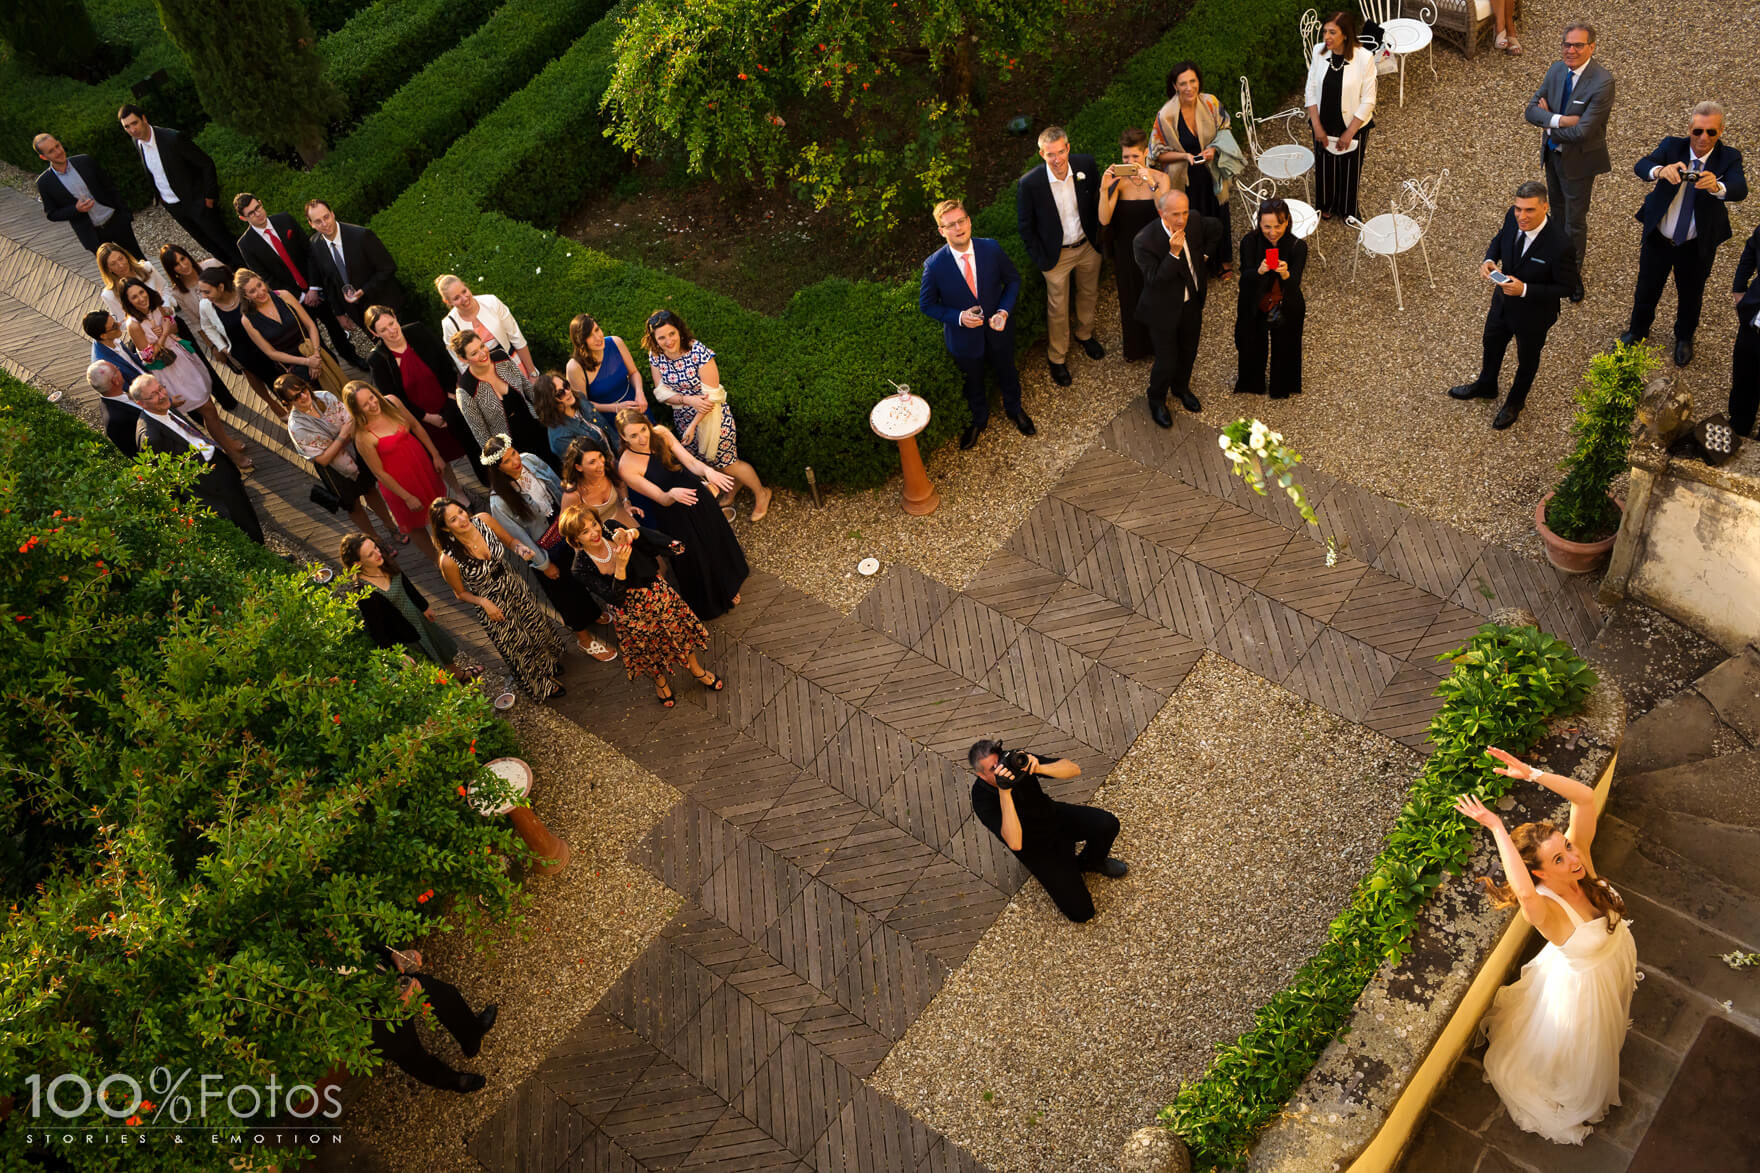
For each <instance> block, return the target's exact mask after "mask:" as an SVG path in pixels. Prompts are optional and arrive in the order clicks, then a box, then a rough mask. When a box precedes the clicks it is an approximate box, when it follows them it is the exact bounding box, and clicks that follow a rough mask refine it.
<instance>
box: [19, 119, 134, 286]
mask: <svg viewBox="0 0 1760 1173" xmlns="http://www.w3.org/2000/svg"><path fill="white" fill-rule="evenodd" d="M31 146H33V147H34V148H36V152H37V158H39V159H41V160H42V161H43V162H45V163H47V164H49V169H48V170H47V171H44V172H43V173H42V174H41V175H39V176H37V195H38V197H39V198H41V199H42V201H43V215H44V216H46V217H47V218H48V219H50V220H60V221H63V222H64V223H66V224H67V226H68V227H70V228H72V229H73V234H74V235H75V236H77V237H79V242H80V244H82V245H84V246H85V250H86V251H87V252H89V253H95V252H97V251H98V246H99V245H101V244H108V243H115V244H120V245H121V246H122V247H123V248H125V249H127V250H128V251H129V252H130V253H132V254H134V255H135V256H136V257H139V256H141V255H142V253H141V243H140V241H138V240H136V239H135V238H134V213H133V212H131V211H129V210H128V201H127V200H125V199H123V198H122V193H121V192H119V191H117V190H116V185H115V184H114V183H112V182H110V176H109V173H107V172H106V171H105V170H104V168H103V167H102V166H101V165H100V164H99V163H98V161H97V160H96V159H94V158H92V157H91V156H90V155H69V154H68V153H67V148H66V147H64V146H62V145H61V140H60V139H58V138H56V137H55V136H54V135H52V134H39V135H38V136H37V137H36V138H34V139H32V140H31Z"/></svg>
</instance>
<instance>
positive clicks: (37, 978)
mask: <svg viewBox="0 0 1760 1173" xmlns="http://www.w3.org/2000/svg"><path fill="white" fill-rule="evenodd" d="M193 475H194V470H193V469H192V468H190V467H189V466H188V465H187V463H183V462H178V461H174V460H172V459H171V458H169V457H163V456H155V457H147V458H143V459H142V460H140V461H137V462H134V463H132V464H130V463H126V462H124V461H123V460H122V459H121V458H120V457H119V456H118V455H117V454H116V453H115V451H114V450H113V449H112V448H110V447H109V445H108V444H107V443H106V442H105V441H104V440H103V439H102V438H100V437H98V436H96V435H95V434H94V433H93V432H92V431H91V430H90V429H89V428H86V427H85V426H83V425H81V424H80V423H78V422H77V421H76V420H74V419H72V418H71V417H69V416H67V415H65V414H64V413H62V412H60V411H59V410H58V409H56V408H53V407H51V406H49V405H48V404H47V403H45V402H44V400H43V398H42V396H41V395H40V394H37V393H35V392H33V391H32V390H30V389H29V388H26V387H23V386H21V385H20V384H18V383H16V382H14V381H13V380H11V379H9V378H6V377H4V376H0V542H3V543H4V544H5V548H6V549H7V551H8V556H7V558H6V560H5V565H4V569H0V613H3V615H4V621H3V622H0V681H3V683H0V754H3V755H4V760H5V762H6V768H5V770H4V771H3V772H0V888H3V889H4V897H5V900H6V902H7V903H8V904H9V905H10V906H11V909H10V912H9V914H8V916H7V919H6V923H5V927H4V929H3V930H0V1005H4V1006H5V1007H6V1013H5V1014H4V1015H3V1016H0V1084H4V1086H6V1087H7V1088H8V1089H11V1090H12V1092H13V1094H14V1095H15V1096H16V1097H17V1100H16V1103H15V1110H16V1115H15V1116H14V1117H13V1119H12V1121H11V1126H10V1127H9V1128H7V1129H5V1130H3V1131H0V1164H3V1165H5V1167H7V1168H14V1167H26V1166H24V1165H23V1164H22V1162H23V1161H24V1154H23V1153H22V1152H21V1151H20V1150H21V1149H22V1146H23V1136H24V1134H25V1133H26V1132H30V1131H38V1130H39V1127H40V1126H35V1125H34V1124H33V1120H32V1117H31V1109H32V1105H31V1102H30V1096H29V1094H28V1093H27V1092H26V1091H25V1090H24V1089H25V1088H26V1087H27V1084H26V1077H27V1076H28V1075H30V1074H32V1073H37V1074H39V1075H40V1076H41V1078H42V1082H43V1083H45V1084H46V1083H47V1082H48V1081H49V1079H50V1078H52V1077H53V1075H54V1074H56V1073H62V1072H75V1073H81V1074H84V1075H86V1076H88V1077H90V1078H91V1082H93V1083H96V1082H97V1080H98V1079H101V1078H102V1077H103V1075H102V1073H109V1072H120V1073H125V1074H129V1075H132V1076H134V1077H135V1078H136V1079H137V1080H138V1081H139V1082H140V1084H141V1085H142V1088H143V1090H147V1094H148V1098H150V1099H153V1100H159V1101H163V1100H165V1099H166V1097H164V1096H163V1095H157V1094H153V1093H155V1092H160V1091H162V1090H163V1085H162V1084H161V1085H160V1086H159V1087H155V1088H150V1089H149V1087H148V1085H149V1076H150V1073H151V1072H152V1071H153V1069H155V1068H157V1067H162V1066H163V1067H169V1068H170V1070H171V1071H172V1072H173V1073H176V1072H179V1071H183V1070H185V1069H189V1070H192V1071H195V1072H212V1073H217V1074H219V1075H221V1077H222V1079H223V1081H224V1086H231V1085H233V1084H240V1083H250V1084H254V1085H257V1086H258V1087H261V1086H263V1085H264V1084H265V1083H266V1081H267V1080H268V1079H269V1077H270V1076H274V1077H275V1078H276V1079H277V1081H279V1083H280V1085H281V1086H282V1087H288V1086H290V1085H293V1084H298V1083H307V1084H309V1083H313V1082H315V1081H317V1080H318V1079H319V1078H321V1077H322V1076H323V1075H324V1074H325V1073H326V1072H327V1071H329V1070H331V1069H332V1068H334V1067H347V1068H349V1069H351V1070H355V1071H366V1070H368V1069H370V1068H371V1067H373V1066H374V1065H375V1063H376V1059H375V1057H374V1055H373V1054H372V1053H371V1051H370V1034H369V1029H368V1025H367V1022H366V1020H365V1018H364V1017H363V1015H362V1012H363V1010H365V1009H367V1008H376V1009H377V1010H378V1011H380V1012H387V1011H390V1010H392V1008H393V1003H394V1000H395V994H394V992H393V987H392V985H391V984H390V983H389V982H388V981H386V980H385V979H384V978H382V977H379V976H376V975H374V974H373V973H372V972H371V963H370V962H369V961H368V959H367V957H368V955H367V952H366V950H367V947H368V946H370V945H372V944H375V943H390V944H403V943H406V942H409V941H411V940H412V939H414V938H416V937H419V936H421V935H424V934H425V933H428V932H432V931H435V930H437V929H445V928H447V927H449V926H450V925H451V924H453V923H458V924H462V925H463V926H464V927H465V928H467V930H469V931H471V932H473V933H482V932H487V931H488V929H489V928H490V927H491V924H492V922H494V921H496V920H498V919H502V918H506V917H508V916H510V915H511V914H513V913H514V912H515V911H516V909H517V908H518V906H519V903H520V897H519V894H518V890H517V888H516V887H515V885H514V883H513V882H512V881H511V880H510V879H509V877H508V875H507V874H506V873H505V872H504V871H503V870H502V868H501V867H500V866H499V865H498V863H497V858H496V857H495V856H494V855H492V854H490V852H491V851H499V852H503V853H505V854H507V855H510V856H513V857H515V858H518V857H519V854H520V851H521V848H520V847H519V846H518V841H517V839H515V838H514V837H513V836H512V835H511V834H510V832H509V831H508V829H507V827H506V824H505V822H504V821H503V820H488V819H483V818H480V817H478V816H477V815H476V814H475V813H473V812H472V811H471V810H469V809H468V808H467V807H466V806H465V804H464V802H463V800H462V798H461V797H460V795H459V794H458V792H457V787H458V786H459V785H460V784H461V783H464V782H471V781H478V780H484V779H486V778H487V775H485V774H484V773H483V772H482V771H481V769H480V767H479V762H480V760H481V759H482V757H483V756H485V754H486V753H488V752H505V751H506V749H507V748H509V747H510V738H509V736H508V733H507V727H506V726H505V724H504V723H502V722H500V721H498V720H496V719H495V718H494V716H493V714H492V711H491V710H490V709H489V707H488V706H487V704H486V702H485V701H484V699H483V698H482V696H481V695H480V694H479V693H477V692H475V691H474V690H469V689H464V688H460V687H458V686H457V685H456V684H454V683H449V682H447V681H446V680H445V678H444V674H442V673H440V672H439V671H438V670H436V669H435V668H434V667H433V666H432V665H423V666H419V667H418V666H410V665H406V664H405V663H404V661H403V658H402V657H401V656H397V655H394V654H391V653H387V652H382V651H379V650H378V649H376V648H373V647H372V646H371V645H370V644H368V642H367V641H366V640H365V638H364V637H363V636H361V635H360V633H359V628H360V624H359V621H358V618H357V617H356V616H355V614H354V609H353V607H352V606H351V605H349V604H348V603H346V602H343V601H341V600H339V599H338V598H336V597H335V596H333V595H332V594H330V593H329V592H328V591H323V590H319V589H316V588H313V587H311V586H309V585H307V584H306V583H305V581H304V576H303V575H301V574H298V573H293V572H291V571H290V568H289V567H288V566H287V565H286V564H285V563H283V562H282V561H281V560H280V559H278V558H276V557H275V556H274V555H272V554H269V553H267V552H266V551H264V550H262V549H261V548H259V547H256V546H253V545H252V544H251V543H249V542H248V541H246V540H245V539H244V537H243V535H242V534H240V533H239V531H238V530H237V529H236V528H235V527H233V526H231V525H228V524H226V523H224V522H221V521H219V520H217V519H215V518H213V517H211V516H208V515H204V516H196V515H194V514H192V513H191V512H190V511H189V510H187V509H186V508H185V507H184V506H183V505H182V504H181V503H180V499H179V497H178V495H177V493H176V492H175V488H176V486H177V485H178V484H180V483H187V482H188V480H189V479H190V478H191V477H192V476H193ZM14 551H17V552H16V553H14ZM448 907H450V910H451V913H452V917H451V918H450V919H448V920H441V919H439V917H438V916H437V915H436V914H438V913H440V912H442V911H443V910H444V909H446V908H448ZM415 1010H416V1008H414V1007H412V1008H410V1009H409V1010H408V1011H405V1012H404V1013H414V1012H415ZM94 1073H98V1074H94ZM195 1083H196V1081H195V1080H192V1081H191V1085H190V1086H189V1087H187V1088H185V1091H186V1092H193V1091H194V1090H195V1087H194V1085H195ZM77 1098H78V1097H77V1096H76V1095H68V1096H65V1097H63V1099H62V1102H63V1103H65V1104H69V1105H71V1103H73V1102H74V1101H75V1100H77ZM238 1106H239V1108H240V1110H248V1109H250V1101H249V1099H247V1098H241V1099H240V1100H239V1102H238ZM227 1107H228V1105H226V1104H223V1103H219V1102H212V1103H209V1104H208V1108H209V1115H208V1117H207V1118H206V1119H205V1120H202V1119H197V1120H196V1121H195V1123H197V1124H203V1125H209V1126H213V1129H214V1131H215V1132H216V1133H219V1132H221V1130H222V1129H225V1130H226V1131H227V1132H229V1133H230V1132H232V1131H239V1130H238V1129H236V1128H233V1127H229V1126H231V1125H234V1124H240V1123H244V1124H248V1123H252V1122H253V1121H249V1120H239V1119H238V1118H236V1117H233V1116H230V1115H222V1116H219V1117H216V1116H215V1115H214V1113H215V1112H224V1111H225V1110H226V1109H227ZM159 1108H160V1110H165V1109H167V1108H169V1109H170V1111H171V1112H172V1115H171V1116H169V1117H166V1118H163V1119H160V1120H159V1121H158V1122H159V1123H160V1124H166V1123H169V1122H171V1120H172V1119H175V1118H177V1117H176V1111H177V1106H176V1103H175V1101H173V1102H172V1103H170V1104H166V1103H163V1102H162V1103H161V1104H160V1105H159ZM45 1111H46V1110H45ZM152 1115H153V1112H152V1110H150V1109H145V1110H142V1111H141V1112H139V1113H138V1117H139V1118H147V1117H151V1116H152ZM51 1119H54V1118H53V1117H51ZM183 1119H185V1120H187V1119H189V1117H188V1116H187V1115H186V1116H184V1117H183ZM266 1122H267V1120H266V1117H259V1118H258V1119H256V1120H255V1121H254V1123H257V1124H262V1123H266ZM55 1123H56V1124H57V1125H60V1126H64V1127H70V1128H73V1129H75V1130H76V1131H84V1130H85V1128H89V1127H90V1126H92V1125H94V1124H99V1123H109V1124H111V1125H112V1126H113V1127H114V1126H116V1125H118V1124H120V1123H121V1121H120V1120H113V1121H104V1120H103V1119H102V1118H101V1117H99V1115H98V1112H97V1110H96V1109H95V1108H94V1109H93V1110H92V1111H91V1112H90V1113H89V1114H87V1115H85V1116H83V1117H80V1118H78V1119H77V1122H74V1121H67V1122H62V1121H60V1120H55ZM222 1151H224V1150H222ZM215 1153H216V1149H215V1148H213V1147H210V1146H209V1145H208V1144H206V1143H203V1144H199V1145H198V1144H191V1145H187V1146H178V1145H170V1144H165V1145H152V1146H147V1147H142V1148H140V1149H139V1150H138V1151H137V1152H136V1153H135V1154H132V1155H131V1157H130V1160H129V1162H128V1168H131V1169H135V1168H140V1169H211V1168H213V1167H214V1166H215V1162H216V1160H219V1161H220V1163H222V1164H224V1158H217V1157H216V1156H215ZM228 1155H231V1154H230V1152H228ZM29 1167H35V1166H29Z"/></svg>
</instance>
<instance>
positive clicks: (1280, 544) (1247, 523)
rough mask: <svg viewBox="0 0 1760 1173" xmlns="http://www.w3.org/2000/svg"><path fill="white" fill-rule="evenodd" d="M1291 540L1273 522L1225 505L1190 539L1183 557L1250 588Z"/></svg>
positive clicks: (1282, 529) (1288, 535) (1285, 532)
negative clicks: (1190, 542) (1190, 541)
mask: <svg viewBox="0 0 1760 1173" xmlns="http://www.w3.org/2000/svg"><path fill="white" fill-rule="evenodd" d="M1291 540H1292V539H1291V535H1290V532H1289V531H1288V530H1286V529H1284V528H1283V527H1282V526H1280V525H1278V524H1277V523H1275V522H1270V521H1266V520H1265V519H1264V518H1262V517H1256V516H1254V515H1253V514H1251V513H1248V512H1247V511H1246V510H1245V509H1240V508H1237V507H1235V506H1233V505H1226V504H1225V505H1222V506H1221V507H1219V508H1218V509H1217V510H1216V514H1215V516H1213V517H1211V519H1210V521H1209V523H1208V524H1206V525H1205V526H1204V528H1203V529H1202V530H1200V531H1199V532H1198V536H1197V537H1195V538H1193V539H1192V544H1191V545H1189V546H1187V547H1186V549H1185V557H1187V558H1189V559H1190V560H1192V561H1193V562H1198V563H1201V564H1203V565H1205V566H1208V567H1209V568H1210V569H1212V570H1214V571H1217V572H1218V573H1220V574H1225V575H1227V576H1228V577H1229V578H1232V579H1234V580H1235V581H1236V582H1238V583H1240V584H1241V585H1242V586H1246V587H1250V586H1252V585H1253V584H1254V583H1256V582H1258V581H1259V579H1260V578H1261V577H1263V576H1264V574H1265V572H1266V571H1267V570H1269V569H1270V568H1271V565H1272V563H1274V562H1276V561H1277V556H1278V555H1279V554H1281V553H1283V549H1284V547H1285V546H1288V545H1289V544H1290V541H1291Z"/></svg>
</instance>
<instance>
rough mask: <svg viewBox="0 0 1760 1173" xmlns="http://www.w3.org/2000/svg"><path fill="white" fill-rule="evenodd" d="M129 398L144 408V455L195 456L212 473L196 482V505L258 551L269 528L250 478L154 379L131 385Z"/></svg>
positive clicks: (145, 378) (205, 472) (145, 377)
mask: <svg viewBox="0 0 1760 1173" xmlns="http://www.w3.org/2000/svg"><path fill="white" fill-rule="evenodd" d="M128 397H129V398H130V399H132V400H134V402H135V406H136V407H138V408H140V412H141V422H140V433H139V443H140V447H141V449H142V450H143V451H152V452H169V453H171V454H172V455H174V456H175V455H181V454H183V453H186V452H193V453H195V455H196V458H197V459H198V460H200V461H201V462H202V463H203V464H204V465H205V466H206V467H205V468H204V469H203V470H202V474H201V475H200V476H199V477H197V478H196V483H195V485H194V486H193V490H192V491H193V492H194V493H195V495H196V499H197V500H199V501H200V502H201V503H202V504H203V505H206V506H207V507H208V508H209V509H212V510H213V511H214V512H215V513H217V514H219V515H220V516H221V517H224V518H225V519H226V520H227V521H230V522H231V523H232V524H233V525H236V526H237V527H238V528H239V529H241V530H243V531H244V536H245V537H247V538H249V539H250V540H251V541H253V542H255V543H257V545H259V546H260V545H262V544H263V526H262V523H261V522H259V521H258V520H257V511H256V509H255V508H253V507H252V506H251V499H250V495H249V494H248V493H246V492H245V491H244V478H243V477H242V476H240V475H239V473H238V466H237V465H236V464H233V463H232V458H231V457H230V456H228V455H226V453H224V452H222V451H220V446H219V445H218V444H216V443H214V442H213V441H212V440H210V439H208V438H207V437H206V436H204V435H202V431H201V429H200V428H198V427H196V425H195V421H193V420H191V419H190V418H189V417H188V416H186V415H184V414H183V413H182V412H180V411H178V410H177V409H176V408H174V407H172V406H171V393H170V392H168V391H166V390H165V387H164V385H163V384H161V383H160V382H159V380H158V379H156V378H154V377H153V376H152V375H142V376H140V377H139V378H138V379H136V380H135V381H134V382H132V383H130V384H129V385H128Z"/></svg>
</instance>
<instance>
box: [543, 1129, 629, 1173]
mask: <svg viewBox="0 0 1760 1173" xmlns="http://www.w3.org/2000/svg"><path fill="white" fill-rule="evenodd" d="M557 1173H645V1166H642V1165H639V1164H637V1163H636V1159H635V1158H634V1157H632V1156H630V1155H629V1154H628V1153H626V1152H624V1151H623V1150H622V1149H621V1148H619V1147H618V1145H617V1142H616V1141H614V1140H612V1139H611V1138H610V1137H608V1136H606V1135H605V1134H604V1133H603V1132H600V1131H599V1130H598V1129H596V1128H595V1129H594V1130H593V1131H592V1132H589V1133H588V1134H587V1139H586V1140H584V1141H582V1142H581V1145H580V1147H579V1148H577V1149H575V1151H574V1152H573V1153H572V1154H571V1155H570V1156H569V1158H568V1160H567V1161H565V1162H563V1164H562V1165H561V1167H560V1168H559V1169H558V1170H557Z"/></svg>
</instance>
